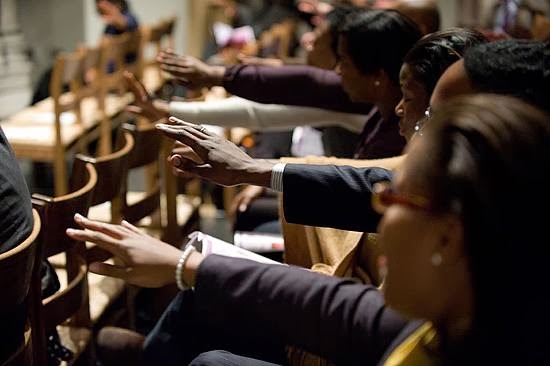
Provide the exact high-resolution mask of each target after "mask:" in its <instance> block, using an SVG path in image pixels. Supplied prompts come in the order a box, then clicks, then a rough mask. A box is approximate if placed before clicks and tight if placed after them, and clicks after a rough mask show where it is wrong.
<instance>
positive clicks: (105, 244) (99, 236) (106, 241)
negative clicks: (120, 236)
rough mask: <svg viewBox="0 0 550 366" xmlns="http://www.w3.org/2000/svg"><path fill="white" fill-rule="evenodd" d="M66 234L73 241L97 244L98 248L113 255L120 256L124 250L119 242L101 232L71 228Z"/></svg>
mask: <svg viewBox="0 0 550 366" xmlns="http://www.w3.org/2000/svg"><path fill="white" fill-rule="evenodd" d="M65 232H66V234H67V235H68V236H69V237H70V238H72V239H75V240H78V241H87V242H90V243H95V244H97V246H98V247H100V248H103V249H105V250H106V251H108V252H109V253H111V254H113V255H117V254H119V253H120V252H121V250H122V249H121V244H120V242H119V241H117V240H116V239H113V238H112V237H110V236H108V235H105V234H103V233H100V232H99V231H92V230H77V229H71V228H69V229H67V230H66V231H65Z"/></svg>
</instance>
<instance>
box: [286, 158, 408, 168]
mask: <svg viewBox="0 0 550 366" xmlns="http://www.w3.org/2000/svg"><path fill="white" fill-rule="evenodd" d="M404 158H405V155H400V156H394V157H391V158H383V159H342V158H335V157H326V156H306V157H304V158H295V157H285V158H282V159H281V161H282V162H284V163H289V164H317V165H338V166H344V165H348V166H352V167H355V168H368V167H378V168H384V169H388V170H394V169H395V168H397V167H398V166H399V165H400V164H401V163H402V162H403V159H404Z"/></svg>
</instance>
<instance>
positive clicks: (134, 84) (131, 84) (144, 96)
mask: <svg viewBox="0 0 550 366" xmlns="http://www.w3.org/2000/svg"><path fill="white" fill-rule="evenodd" d="M124 80H125V81H126V85H127V86H128V89H130V91H131V92H132V93H133V94H134V95H135V96H136V99H138V100H148V99H149V93H147V90H146V89H145V86H144V85H143V84H142V83H141V82H140V81H139V80H138V79H137V78H136V76H135V75H134V74H132V73H131V72H129V71H124Z"/></svg>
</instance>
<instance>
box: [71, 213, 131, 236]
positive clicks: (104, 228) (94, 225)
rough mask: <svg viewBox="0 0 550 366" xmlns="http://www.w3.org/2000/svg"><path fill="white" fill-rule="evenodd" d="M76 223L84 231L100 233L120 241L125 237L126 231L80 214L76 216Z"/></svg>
mask: <svg viewBox="0 0 550 366" xmlns="http://www.w3.org/2000/svg"><path fill="white" fill-rule="evenodd" d="M74 221H75V222H76V223H77V224H78V225H80V227H82V228H84V229H89V230H93V231H98V232H100V233H103V234H105V235H108V236H110V237H113V238H116V239H119V240H120V239H122V238H123V236H124V231H123V230H121V229H120V226H118V225H113V224H108V223H105V222H100V221H93V220H90V219H88V218H86V217H84V216H82V215H80V214H78V213H77V214H75V215H74Z"/></svg>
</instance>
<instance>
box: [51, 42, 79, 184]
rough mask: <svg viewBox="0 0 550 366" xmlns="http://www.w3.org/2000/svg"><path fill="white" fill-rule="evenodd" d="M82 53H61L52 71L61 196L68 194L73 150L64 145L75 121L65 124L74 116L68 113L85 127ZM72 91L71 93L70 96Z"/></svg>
mask: <svg viewBox="0 0 550 366" xmlns="http://www.w3.org/2000/svg"><path fill="white" fill-rule="evenodd" d="M82 59H83V58H82V53H81V52H72V53H61V54H59V55H58V56H57V58H56V60H55V62H54V66H53V69H52V77H51V80H50V95H51V97H52V102H53V113H54V130H55V131H54V136H55V152H54V159H53V162H54V180H55V192H56V194H57V195H61V194H64V193H66V192H67V168H66V165H65V153H66V152H67V149H68V148H70V146H66V145H65V144H64V143H63V142H62V141H63V139H62V129H63V124H65V123H71V122H72V121H64V120H63V119H67V118H70V117H71V115H70V114H67V113H66V112H73V113H74V119H75V121H74V122H73V123H77V124H80V125H81V124H82V109H81V95H80V90H81V87H82V79H83V64H82ZM67 87H68V90H69V93H67V92H66V90H67Z"/></svg>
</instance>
